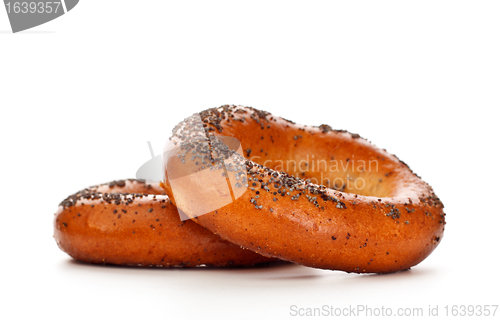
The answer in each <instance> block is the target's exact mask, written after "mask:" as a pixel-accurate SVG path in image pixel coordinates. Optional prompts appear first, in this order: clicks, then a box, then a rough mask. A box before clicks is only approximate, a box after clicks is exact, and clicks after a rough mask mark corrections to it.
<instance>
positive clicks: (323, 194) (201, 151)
mask: <svg viewBox="0 0 500 320" xmlns="http://www.w3.org/2000/svg"><path fill="white" fill-rule="evenodd" d="M221 136H230V137H235V138H237V139H239V140H240V141H241V145H242V148H243V150H244V156H245V157H247V158H248V159H252V160H253V161H251V160H248V159H245V158H244V157H242V156H241V155H240V154H238V153H236V152H234V151H231V150H229V149H228V148H227V146H226V145H225V144H224V143H223V142H221V139H222V138H221V139H219V138H217V137H221ZM170 144H171V145H170V147H171V146H173V145H174V146H175V148H178V149H179V150H180V151H177V154H175V152H173V151H171V150H170V149H168V150H166V153H165V155H164V163H165V165H166V166H167V167H168V168H172V167H174V168H175V170H177V172H180V173H179V174H176V178H177V176H183V175H186V172H188V173H189V172H193V173H194V172H198V171H201V170H202V169H206V168H209V167H211V168H210V169H211V170H210V171H208V173H206V174H205V176H203V177H201V178H199V179H198V181H196V183H197V185H196V188H197V190H194V189H193V181H190V182H189V183H186V184H185V185H183V184H182V183H181V184H177V185H176V186H175V188H176V190H175V199H172V200H173V201H174V200H175V201H174V204H175V205H176V206H178V207H179V208H180V209H181V210H183V211H184V212H185V213H186V214H187V215H188V216H189V217H190V218H195V219H194V221H196V222H197V223H198V224H200V225H202V226H204V227H206V228H207V229H209V230H211V231H213V232H215V233H216V234H219V235H220V236H221V237H222V238H224V239H227V240H228V241H230V242H233V243H235V244H238V245H241V246H243V247H245V248H248V249H250V250H253V251H255V252H258V253H260V254H262V255H265V256H268V257H276V258H280V259H283V260H287V261H291V262H295V263H298V264H302V265H306V266H310V267H315V268H324V269H334V270H344V271H347V272H356V273H368V272H377V273H386V272H393V271H398V270H404V269H408V268H410V267H412V266H414V265H416V264H418V263H419V262H421V261H422V260H424V259H425V258H426V257H427V256H428V255H429V254H430V253H431V252H432V251H433V250H434V249H435V248H436V247H437V245H438V244H439V242H440V240H441V239H442V237H443V231H444V225H445V218H444V216H445V215H444V213H443V204H442V203H441V201H440V200H439V199H438V197H437V196H436V195H435V194H434V192H433V190H432V188H431V187H430V186H429V185H428V184H426V183H425V182H424V181H422V179H420V177H418V176H417V175H416V174H414V173H413V172H412V171H411V170H410V168H409V167H408V166H407V165H406V164H405V163H403V162H402V161H400V160H399V159H398V158H397V157H396V156H394V155H391V154H389V153H388V152H386V151H385V150H382V149H379V148H377V147H375V146H374V145H372V144H371V143H369V142H368V141H367V140H365V139H363V138H361V137H359V135H357V134H351V133H348V132H346V131H343V130H332V129H331V128H330V127H329V126H327V125H322V126H319V127H312V126H302V125H297V124H295V123H293V122H291V121H288V120H285V119H282V118H279V117H276V116H273V115H271V114H269V113H267V112H264V111H259V110H255V109H253V108H247V107H237V106H223V107H220V108H217V109H209V110H206V111H203V112H201V113H199V114H195V115H193V116H192V117H190V118H187V119H186V120H184V121H183V122H182V123H180V124H179V125H178V126H176V128H174V130H173V136H172V138H171V142H170ZM316 160H317V161H326V163H327V166H326V167H325V166H324V163H323V162H315V161H316ZM360 160H362V161H360ZM221 161H230V162H231V163H232V164H233V169H232V170H230V171H228V174H229V177H228V176H225V174H226V171H227V170H224V168H223V167H222V166H221V165H220V163H221ZM335 161H337V165H339V166H340V165H342V167H341V168H340V169H337V170H334V169H332V167H331V166H333V164H334V163H335ZM356 161H357V162H356ZM363 161H364V162H363ZM370 161H371V162H370ZM195 162H196V164H195ZM285 164H286V165H287V167H285ZM370 165H371V167H370ZM274 169H277V170H284V171H287V172H288V173H285V172H283V171H275V170H274ZM183 171H186V172H183ZM205 171H207V170H205ZM245 174H246V175H247V176H248V180H246V178H245V177H244V176H245ZM221 175H222V176H224V177H226V178H228V179H230V182H231V184H232V186H233V188H234V193H240V194H241V193H242V194H243V195H242V196H241V197H239V198H237V199H236V200H235V201H234V202H232V203H230V204H228V205H226V206H224V207H221V208H219V209H217V210H212V211H210V212H209V213H207V214H204V215H199V216H197V217H196V214H197V213H198V212H201V211H203V209H204V208H203V207H202V205H200V206H198V207H195V209H192V208H191V207H190V206H192V205H193V203H200V204H207V203H212V202H213V201H215V200H213V199H214V198H213V193H210V192H208V191H207V192H204V191H205V190H208V189H210V188H212V189H213V188H214V187H213V186H214V183H213V181H217V179H220V177H221ZM237 176H238V177H239V179H240V180H238V182H240V183H238V182H237V180H236V177H237ZM168 179H173V178H172V174H171V175H170V176H168V172H167V180H166V182H165V184H162V186H163V187H164V188H165V190H166V192H167V194H168V195H169V196H172V194H173V192H172V189H171V185H170V181H169V180H168ZM306 179H311V180H312V182H315V183H312V182H311V180H306ZM355 181H357V182H358V184H357V185H356V184H352V182H355ZM361 181H363V182H364V185H363V184H361ZM349 182H351V183H349ZM238 188H240V189H241V188H243V190H239V189H238ZM221 193H222V191H221ZM193 195H194V196H195V198H193Z"/></svg>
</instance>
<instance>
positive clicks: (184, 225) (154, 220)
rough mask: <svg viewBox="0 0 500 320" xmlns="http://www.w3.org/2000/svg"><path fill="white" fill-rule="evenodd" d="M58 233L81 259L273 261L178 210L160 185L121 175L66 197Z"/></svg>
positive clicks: (167, 263) (216, 263)
mask: <svg viewBox="0 0 500 320" xmlns="http://www.w3.org/2000/svg"><path fill="white" fill-rule="evenodd" d="M54 238H55V239H56V242H57V244H58V246H59V248H61V250H62V251H64V252H66V253H67V254H69V255H70V256H71V257H73V258H74V259H76V260H80V261H84V262H89V263H98V264H116V265H126V266H151V267H174V266H181V267H196V266H213V267H226V266H245V265H253V264H258V263H262V262H267V261H271V260H274V259H269V258H266V257H263V256H261V255H259V254H257V253H254V252H252V251H250V250H245V249H242V248H240V247H239V246H236V245H234V244H232V243H229V242H227V241H225V240H223V239H221V238H220V237H219V236H217V235H214V234H213V233H212V232H210V231H209V230H206V229H205V228H203V227H201V226H199V225H197V224H196V223H194V222H192V221H184V222H182V221H180V219H179V214H178V212H177V209H176V208H175V207H174V206H173V205H172V203H171V202H170V200H169V199H168V197H167V196H165V195H164V192H163V190H162V189H161V188H160V187H159V186H158V185H157V184H146V183H144V182H142V181H139V180H120V181H113V182H111V183H107V184H102V185H99V186H95V187H90V188H88V189H85V190H82V191H80V192H77V193H75V194H74V195H71V196H69V197H68V198H66V199H65V200H64V201H63V202H62V203H61V204H60V206H59V209H58V211H57V213H56V214H55V220H54Z"/></svg>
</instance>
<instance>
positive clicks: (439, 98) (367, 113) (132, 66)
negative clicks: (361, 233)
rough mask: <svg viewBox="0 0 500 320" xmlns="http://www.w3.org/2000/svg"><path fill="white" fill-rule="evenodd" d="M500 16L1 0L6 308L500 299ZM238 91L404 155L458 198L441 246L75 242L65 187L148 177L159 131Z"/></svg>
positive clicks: (426, 6)
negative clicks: (85, 250) (231, 256)
mask: <svg viewBox="0 0 500 320" xmlns="http://www.w3.org/2000/svg"><path fill="white" fill-rule="evenodd" d="M499 17H500V2H498V1H469V2H465V1H411V2H406V1H346V2H335V1H324V2H323V1H285V2H278V1H252V2H237V1H227V2H221V1H199V2H194V1H118V0H107V1H90V0H82V1H81V2H80V3H79V4H78V5H77V6H76V7H75V8H74V9H73V10H72V11H71V12H69V13H68V14H67V15H64V16H63V17H61V18H59V19H57V20H54V21H52V22H49V23H47V24H45V25H42V26H39V27H37V28H34V29H32V30H29V31H27V32H23V33H19V34H11V32H10V25H9V23H8V19H7V15H6V13H5V11H4V10H3V8H1V7H0V107H1V128H0V130H1V139H2V140H1V141H2V147H1V150H2V151H1V155H2V156H1V166H2V171H3V172H4V173H3V174H2V176H1V178H2V186H1V195H2V197H1V200H2V206H1V208H2V209H1V214H2V216H1V220H0V221H1V232H0V236H1V241H0V243H1V257H2V258H1V259H2V263H1V267H0V268H1V275H2V276H1V279H2V280H1V289H2V293H3V295H2V296H3V298H2V299H1V301H2V302H1V305H2V306H1V308H0V317H1V318H3V319H89V318H93V319H104V318H111V317H112V318H113V319H148V318H152V317H155V319H178V318H183V319H213V318H218V319H224V318H235V317H237V318H241V319H257V318H259V319H260V318H261V319H271V318H272V319H278V318H290V317H291V315H290V311H291V310H290V306H291V305H297V306H298V307H301V308H308V307H309V308H311V307H322V306H323V305H333V306H335V307H349V306H356V305H358V304H361V305H367V306H368V307H371V308H380V307H382V306H384V307H392V308H394V312H395V310H396V309H397V308H406V307H409V308H423V309H424V312H425V314H427V310H428V307H429V305H431V306H433V307H435V306H436V305H439V308H440V309H439V311H440V315H441V316H444V311H445V309H444V307H445V306H446V305H449V306H450V308H451V306H452V305H461V304H465V305H471V304H472V305H478V304H481V305H484V304H490V305H491V304H497V305H498V304H500V294H499V289H498V286H499V284H500V281H499V280H500V277H499V272H498V271H497V268H498V258H497V257H498V252H499V249H498V246H499V232H498V227H499V222H500V219H499V214H500V212H499V211H500V210H499V208H500V206H499V204H498V201H499V195H498V194H499V192H500V191H499V188H498V181H499V179H500V175H499V171H498V161H499V159H498V138H499V124H498V120H499V117H498V109H499V107H500V90H499V89H500V41H499V40H500V37H499V36H500V19H499ZM227 103H231V104H232V103H234V104H242V105H249V106H253V107H256V108H258V109H263V110H266V111H270V112H272V113H274V114H276V115H279V116H283V117H285V118H287V119H291V120H294V121H295V122H298V123H302V124H309V125H320V124H323V123H326V124H329V125H331V126H332V127H333V128H338V129H347V130H349V131H352V132H356V133H359V134H360V135H361V136H363V137H366V138H368V139H369V140H371V141H373V142H374V143H375V144H376V145H377V146H379V147H382V148H386V149H387V150H388V151H389V152H391V153H395V154H397V155H398V156H399V157H400V158H401V159H402V160H404V161H405V162H407V163H408V164H409V165H410V166H411V168H412V169H413V170H414V171H415V172H416V173H418V174H419V175H420V176H422V178H423V179H424V180H426V181H427V182H428V183H430V184H431V185H432V186H433V187H434V190H435V191H436V193H437V195H438V196H439V197H440V198H441V200H442V201H443V202H444V204H445V212H446V213H447V225H446V231H445V236H444V239H443V240H442V243H441V244H440V246H439V247H438V249H437V250H436V251H435V252H434V253H433V254H432V255H431V256H430V257H429V258H428V259H426V260H425V261H424V262H422V263H421V264H420V265H418V266H416V267H414V268H413V269H412V270H411V271H408V272H402V273H396V274H390V275H354V274H346V273H343V272H338V271H322V270H315V269H311V268H306V267H301V266H296V265H282V266H275V267H272V268H258V269H233V270H204V269H197V270H178V269H177V270H169V269H163V270H153V269H129V268H119V267H102V266H90V265H85V264H79V263H76V262H74V261H72V260H71V259H70V258H69V257H68V256H67V255H66V254H65V253H63V252H62V251H60V250H59V249H58V247H57V245H56V243H55V241H54V240H53V238H52V232H53V229H52V228H53V226H52V219H53V214H54V212H55V211H56V209H57V205H58V203H59V202H60V201H61V200H62V199H64V198H65V197H66V196H67V195H69V194H71V193H73V192H75V191H77V190H80V189H82V188H84V187H86V186H89V185H93V184H97V183H100V182H106V181H109V180H113V179H120V178H126V177H133V176H134V175H135V171H136V170H137V168H138V167H139V166H140V165H141V164H142V163H144V162H145V161H147V160H148V159H149V157H150V154H149V150H148V147H147V141H148V140H149V141H152V143H153V147H154V149H155V152H156V153H157V154H158V153H159V152H160V151H161V148H162V146H163V143H164V142H165V140H166V139H167V137H168V135H169V133H170V131H171V129H172V128H173V127H174V126H175V124H176V123H178V122H179V121H180V120H182V119H183V118H184V117H187V116H189V115H191V114H192V113H194V112H197V111H201V110H204V109H207V108H210V107H216V106H219V105H222V104H227ZM499 316H500V310H498V311H497V315H496V318H497V319H498V317H499ZM360 318H361V317H360ZM421 318H423V317H421ZM489 318H492V317H489Z"/></svg>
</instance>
